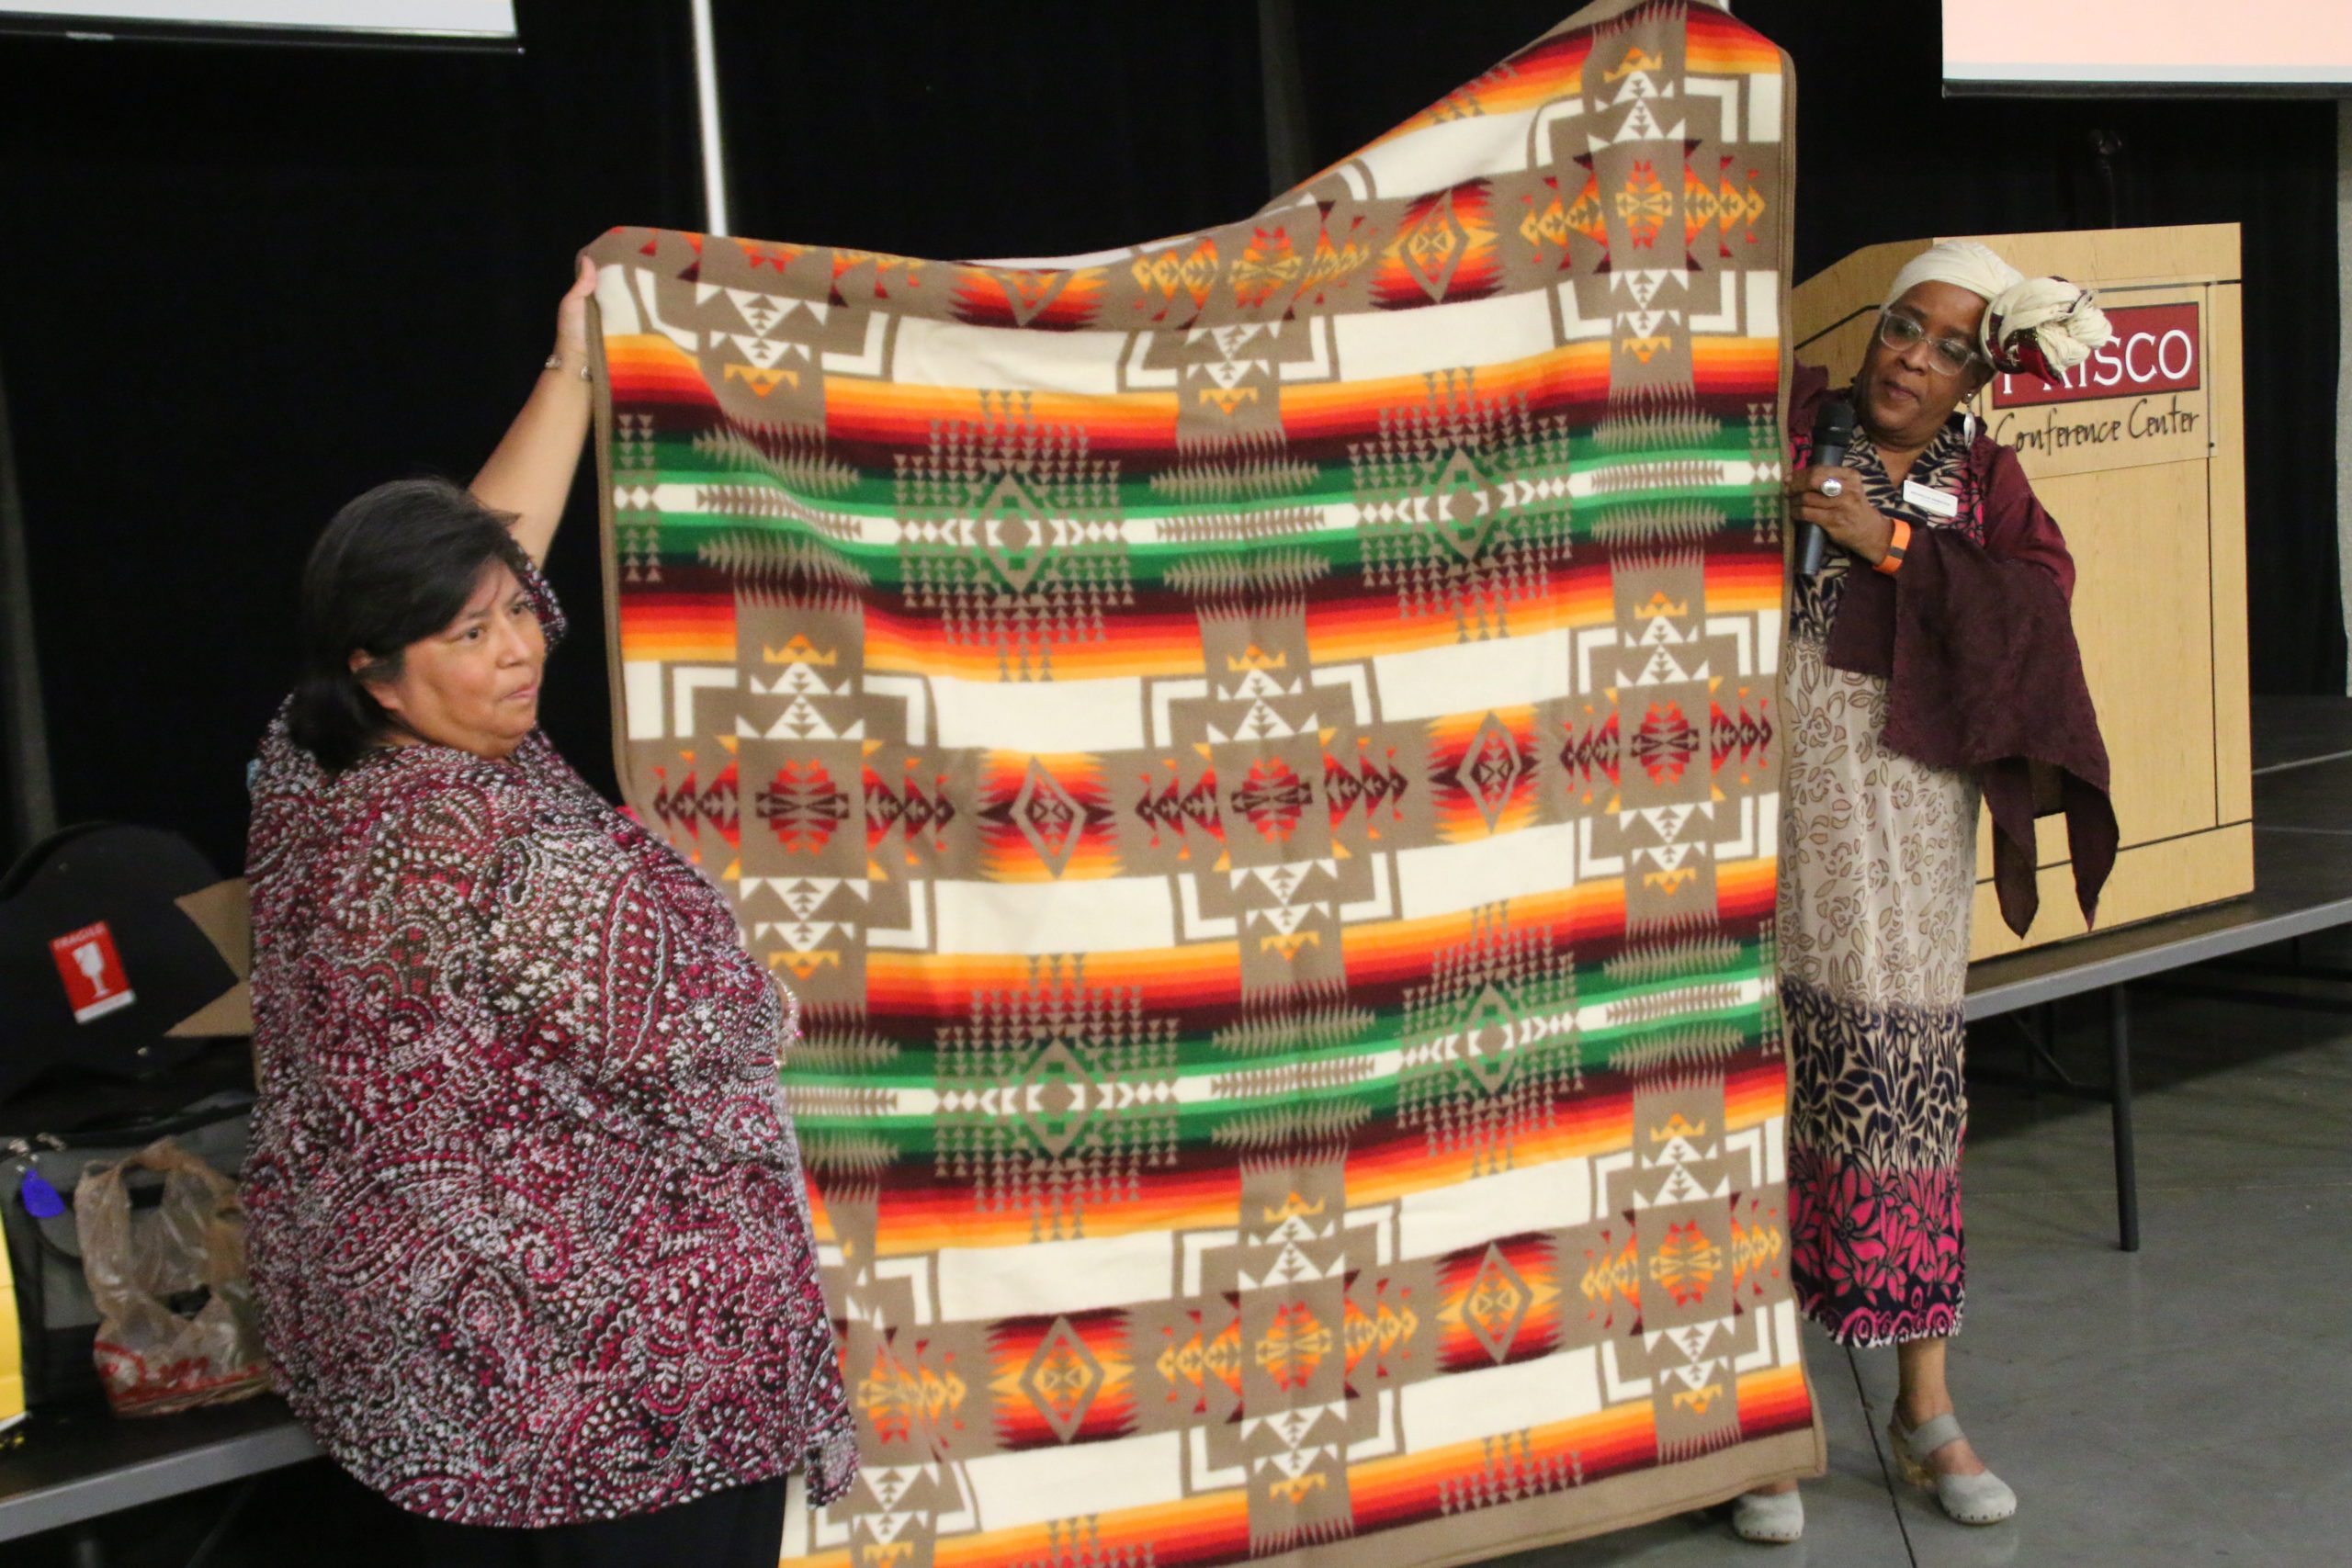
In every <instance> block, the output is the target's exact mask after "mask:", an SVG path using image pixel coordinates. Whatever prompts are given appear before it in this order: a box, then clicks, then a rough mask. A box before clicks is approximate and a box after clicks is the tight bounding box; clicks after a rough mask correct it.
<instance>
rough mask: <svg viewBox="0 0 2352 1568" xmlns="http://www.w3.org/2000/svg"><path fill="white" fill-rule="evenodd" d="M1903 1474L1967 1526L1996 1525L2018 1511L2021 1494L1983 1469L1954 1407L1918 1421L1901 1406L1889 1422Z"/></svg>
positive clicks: (1898, 1466)
mask: <svg viewBox="0 0 2352 1568" xmlns="http://www.w3.org/2000/svg"><path fill="white" fill-rule="evenodd" d="M1886 1435H1887V1438H1888V1439H1889V1440H1890V1441H1891V1442H1892V1443H1893V1444H1894V1462H1895V1467H1896V1469H1897V1470H1899V1471H1900V1472H1902V1475H1903V1479H1904V1480H1905V1481H1907V1482H1909V1483H1911V1484H1912V1485H1914V1486H1920V1487H1925V1488H1927V1489H1928V1491H1931V1492H1933V1493H1934V1494H1935V1495H1936V1501H1937V1502H1938V1503H1939V1504H1940V1505H1941V1506H1942V1507H1943V1511H1944V1512H1945V1514H1947V1515H1948V1516H1950V1517H1951V1518H1953V1519H1955V1520H1957V1521H1959V1522H1960V1523H1962V1524H1963V1525H1996V1524H1999V1523H2000V1522H2001V1521H2002V1520H2003V1519H2006V1518H2008V1517H2010V1516H2012V1515H2013V1514H2015V1513H2016V1512H2017V1511H2018V1495H2017V1494H2016V1493H2015V1492H2013V1491H2011V1490H2010V1489H2009V1486H2008V1483H2006V1482H2004V1481H2003V1480H2002V1479H2001V1478H2000V1477H1999V1476H1997V1475H1996V1474H1994V1473H1993V1472H1991V1471H1989V1470H1987V1469H1985V1461H1983V1460H1980V1459H1978V1458H1977V1457H1976V1450H1973V1449H1972V1448H1970V1447H1969V1445H1968V1439H1967V1438H1965V1437H1964V1436H1962V1433H1961V1430H1960V1423H1959V1422H1958V1421H1957V1420H1955V1419H1953V1417H1952V1416H1951V1412H1949V1411H1946V1412H1944V1413H1942V1414H1940V1415H1936V1416H1928V1418H1927V1419H1925V1420H1923V1421H1921V1422H1919V1423H1918V1424H1917V1426H1913V1425H1912V1424H1911V1423H1909V1422H1908V1421H1906V1420H1905V1419H1904V1416H1903V1413H1902V1411H1901V1410H1900V1409H1898V1410H1897V1412H1896V1414H1895V1416H1894V1419H1893V1420H1891V1421H1889V1422H1888V1423H1887V1424H1886Z"/></svg>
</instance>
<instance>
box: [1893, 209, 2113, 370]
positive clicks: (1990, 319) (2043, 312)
mask: <svg viewBox="0 0 2352 1568" xmlns="http://www.w3.org/2000/svg"><path fill="white" fill-rule="evenodd" d="M1920 283H1949V284H1951V285H1952V286H1954V287H1955V288H1965V289H1967V290H1968V291H1969V292H1970V293H1971V294H1973V295H1975V296H1976V297H1977V298H1978V299H1983V300H1984V301H1985V324H1984V327H1983V328H1982V330H1981V331H1980V332H1979V333H1978V338H1979V341H1980V342H1981V343H1982V344H1983V345H1984V349H1985V358H1987V359H1989V360H1991V361H1992V362H1993V367H1994V368H1995V369H1997V370H2006V371H2009V372H2011V373H2012V374H2014V373H2017V372H2019V371H2031V372H2032V373H2034V374H2035V375H2038V376H2040V377H2041V378H2042V379H2043V380H2045V381H2054V380H2056V379H2057V378H2058V372H2059V371H2062V370H2071V369H2073V368H2074V367H2075V366H2077V365H2080V364H2081V363H2082V362H2083V361H2084V360H2086V359H2088V358H2089V357H2090V356H2091V351H2092V350H2094V349H2096V348H2098V346H2099V345H2100V344H2104V343H2105V342H2107V340H2108V339H2109V338H2111V337H2113V336H2114V335H2115V329H2114V328H2112V327H2110V326H2109V325H2108V324H2107V313H2106V312H2105V311H2103V310H2100V309H2099V308H2098V306H2097V305H2096V304H2094V303H2092V301H2091V295H2090V290H2089V289H2087V288H2078V287H2076V286H2075V285H2074V284H2072V283H2069V282H2067V281H2066V280H2065V279H2064V278H2063V277H2028V276H2025V274H2023V273H2021V272H2019V271H2018V269H2017V268H2015V267H2013V266H2011V265H2009V264H2008V263H2007V262H2005V261H2003V260H2002V259H2001V258H2000V257H1999V256H1997V255H1996V254H1994V253H1993V251H1992V248H1991V247H1990V246H1986V245H1981V244H1979V243H1976V242H1975V241H1974V240H1946V241H1945V242H1944V243H1942V244H1939V245H1934V246H1930V247H1929V248H1928V249H1927V250H1924V251H1922V252H1920V253H1919V254H1917V255H1916V256H1913V257H1912V258H1911V259H1910V260H1909V261H1908V262H1905V264H1904V266H1903V270H1902V271H1901V272H1898V273H1896V274H1895V275H1894V285H1893V287H1891V288H1888V289H1887V291H1886V303H1887V304H1888V305H1892V304H1894V302H1895V301H1896V300H1897V299H1901V298H1903V296H1904V295H1905V294H1907V293H1908V292H1910V290H1911V288H1912V286H1913V285H1915V284H1920Z"/></svg>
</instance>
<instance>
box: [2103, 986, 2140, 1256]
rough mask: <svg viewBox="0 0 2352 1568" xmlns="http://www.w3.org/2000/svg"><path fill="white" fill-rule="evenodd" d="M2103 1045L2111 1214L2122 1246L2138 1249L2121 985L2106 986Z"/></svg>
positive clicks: (2125, 1003)
mask: <svg viewBox="0 0 2352 1568" xmlns="http://www.w3.org/2000/svg"><path fill="white" fill-rule="evenodd" d="M2107 1047H2108V1054H2109V1057H2110V1060H2111V1066H2112V1078H2111V1080H2110V1082H2111V1087H2112V1089H2113V1091H2114V1096H2115V1099H2114V1111H2115V1215H2116V1221H2117V1224H2118V1228H2119V1229H2120V1231H2121V1233H2122V1242H2123V1250H2124V1251H2126V1252H2137V1251H2139V1250H2140V1161H2139V1156H2138V1152H2137V1151H2136V1150H2135V1149H2134V1147H2133V1146H2132V1142H2131V995H2130V991H2129V989H2128V988H2127V987H2122V986H2109V987H2108V988H2107Z"/></svg>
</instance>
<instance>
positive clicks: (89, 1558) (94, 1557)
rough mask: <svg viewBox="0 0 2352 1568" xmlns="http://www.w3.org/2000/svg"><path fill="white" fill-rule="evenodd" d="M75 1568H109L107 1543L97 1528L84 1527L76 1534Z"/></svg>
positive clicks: (77, 1530)
mask: <svg viewBox="0 0 2352 1568" xmlns="http://www.w3.org/2000/svg"><path fill="white" fill-rule="evenodd" d="M74 1568H107V1548H106V1543H105V1542H104V1541H102V1540H99V1539H98V1532H97V1529H96V1527H95V1526H91V1525H84V1526H82V1527H81V1528H80V1529H76V1530H75V1531H74Z"/></svg>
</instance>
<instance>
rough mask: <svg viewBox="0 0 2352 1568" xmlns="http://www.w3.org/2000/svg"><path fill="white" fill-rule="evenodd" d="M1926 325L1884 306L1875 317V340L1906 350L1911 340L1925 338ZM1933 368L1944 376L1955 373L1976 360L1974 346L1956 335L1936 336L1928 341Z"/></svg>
mask: <svg viewBox="0 0 2352 1568" xmlns="http://www.w3.org/2000/svg"><path fill="white" fill-rule="evenodd" d="M1927 339H1928V329H1927V328H1925V327H1923V326H1921V325H1920V324H1919V323H1918V322H1917V321H1913V320H1912V319H1911V318H1910V317H1908V316H1898V315H1896V314H1895V313H1894V311H1892V310H1888V311H1885V312H1883V313H1882V314H1881V315H1880V317H1879V319H1878V341H1879V342H1881V343H1883V344H1886V346H1887V347H1889V348H1891V349H1893V350H1894V352H1895V353H1897V354H1904V353H1907V352H1908V351H1909V350H1910V348H1911V346H1912V344H1917V343H1920V342H1923V341H1927ZM1928 352H1929V353H1930V354H1931V355H1933V356H1934V358H1935V362H1936V368H1938V369H1939V370H1941V371H1942V372H1943V373H1944V374H1945V375H1947V376H1957V375H1959V374H1960V373H1961V372H1962V371H1963V370H1965V369H1967V368H1968V367H1970V366H1972V365H1973V364H1975V363H1976V359H1977V355H1976V350H1975V349H1974V348H1973V347H1971V346H1970V345H1969V344H1967V343H1965V342H1964V341H1962V339H1960V338H1956V337H1939V338H1937V339H1935V340H1933V341H1932V342H1928Z"/></svg>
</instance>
